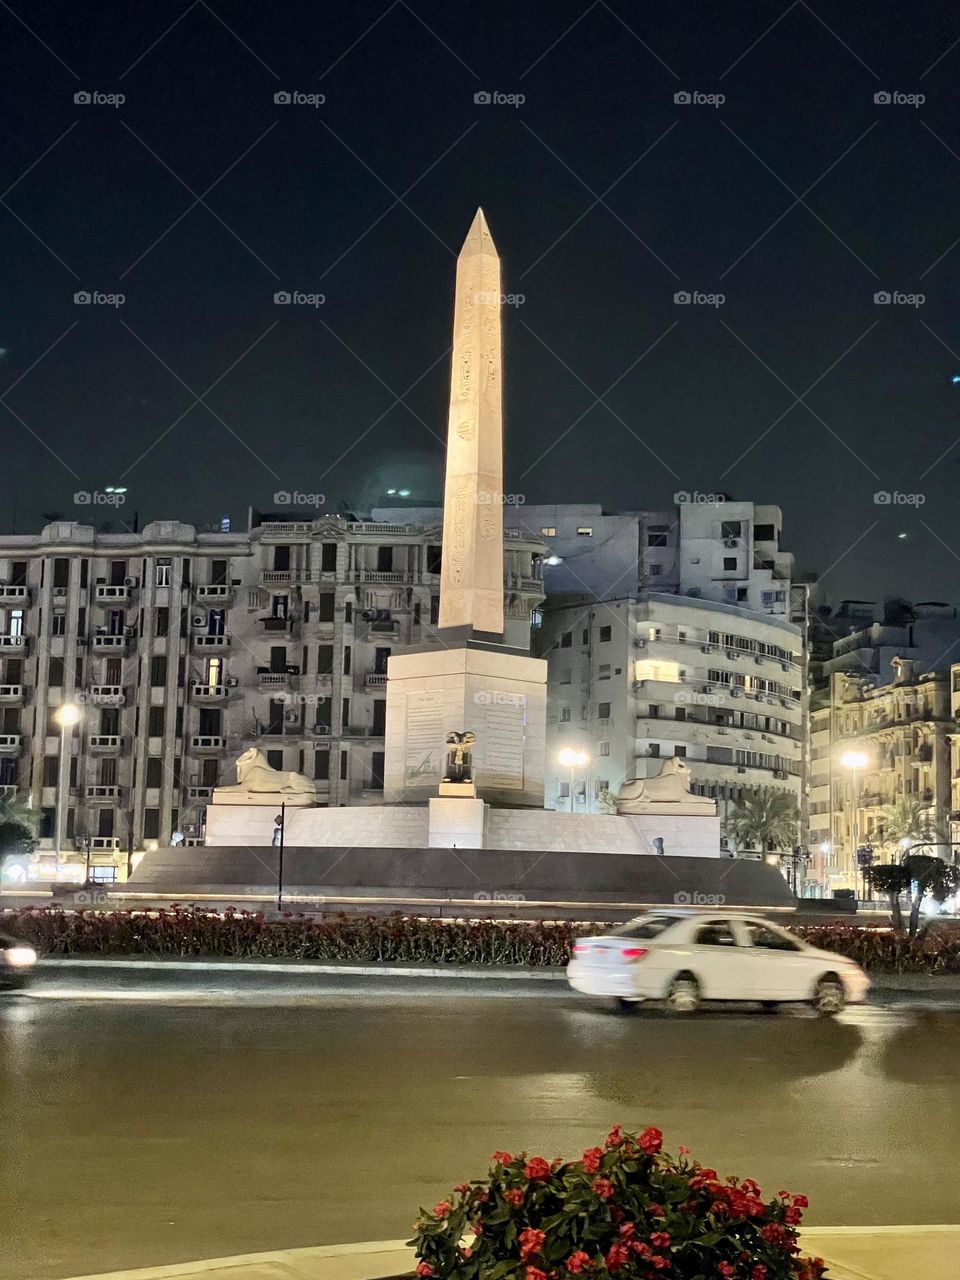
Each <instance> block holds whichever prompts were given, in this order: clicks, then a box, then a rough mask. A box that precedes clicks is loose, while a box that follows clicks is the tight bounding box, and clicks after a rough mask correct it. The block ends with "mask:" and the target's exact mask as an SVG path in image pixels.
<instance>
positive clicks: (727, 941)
mask: <svg viewBox="0 0 960 1280" xmlns="http://www.w3.org/2000/svg"><path fill="white" fill-rule="evenodd" d="M693 941H694V943H695V944H696V945H697V946H698V947H735V946H736V945H737V940H736V938H735V937H734V936H733V930H732V929H731V928H730V926H729V925H728V924H727V923H726V922H725V921H723V920H713V921H711V923H710V924H705V925H704V926H703V928H702V929H698V930H697V932H696V933H695V934H694V935H693Z"/></svg>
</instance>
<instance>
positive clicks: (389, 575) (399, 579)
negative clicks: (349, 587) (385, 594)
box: [353, 569, 415, 584]
mask: <svg viewBox="0 0 960 1280" xmlns="http://www.w3.org/2000/svg"><path fill="white" fill-rule="evenodd" d="M414 577H415V575H414V574H413V573H404V572H401V573H397V572H395V571H393V570H389V571H388V570H386V569H354V571H353V581H354V582H389V583H393V584H398V583H404V582H413V580H414Z"/></svg>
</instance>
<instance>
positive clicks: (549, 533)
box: [540, 524, 557, 538]
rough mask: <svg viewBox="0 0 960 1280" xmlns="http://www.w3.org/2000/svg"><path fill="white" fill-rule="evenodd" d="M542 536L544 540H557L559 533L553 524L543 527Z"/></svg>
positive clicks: (541, 529)
mask: <svg viewBox="0 0 960 1280" xmlns="http://www.w3.org/2000/svg"><path fill="white" fill-rule="evenodd" d="M540 536H541V537H542V538H555V537H556V536H557V531H556V529H555V528H554V527H553V525H552V524H545V525H541V527H540Z"/></svg>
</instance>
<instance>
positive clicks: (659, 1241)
mask: <svg viewBox="0 0 960 1280" xmlns="http://www.w3.org/2000/svg"><path fill="white" fill-rule="evenodd" d="M650 1243H651V1244H652V1245H653V1247H654V1248H655V1249H669V1248H670V1235H669V1233H668V1232H666V1231H655V1232H654V1233H653V1235H652V1236H651V1237H650Z"/></svg>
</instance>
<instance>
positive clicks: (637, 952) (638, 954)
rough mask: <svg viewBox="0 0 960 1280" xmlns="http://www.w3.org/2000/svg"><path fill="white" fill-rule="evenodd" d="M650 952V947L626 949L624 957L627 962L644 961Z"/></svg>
mask: <svg viewBox="0 0 960 1280" xmlns="http://www.w3.org/2000/svg"><path fill="white" fill-rule="evenodd" d="M648 950H649V948H648V947H624V949H623V957H624V959H625V960H642V959H643V957H644V956H645V955H646V954H647V951H648Z"/></svg>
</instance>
